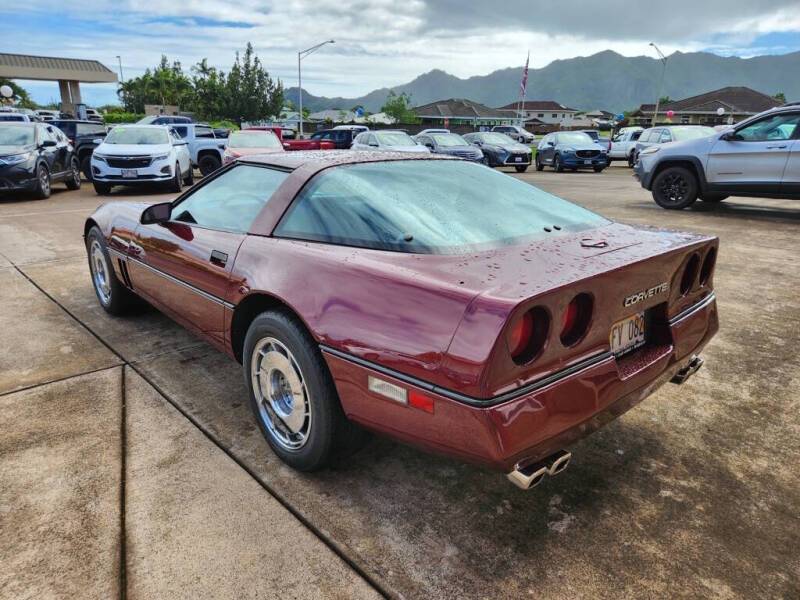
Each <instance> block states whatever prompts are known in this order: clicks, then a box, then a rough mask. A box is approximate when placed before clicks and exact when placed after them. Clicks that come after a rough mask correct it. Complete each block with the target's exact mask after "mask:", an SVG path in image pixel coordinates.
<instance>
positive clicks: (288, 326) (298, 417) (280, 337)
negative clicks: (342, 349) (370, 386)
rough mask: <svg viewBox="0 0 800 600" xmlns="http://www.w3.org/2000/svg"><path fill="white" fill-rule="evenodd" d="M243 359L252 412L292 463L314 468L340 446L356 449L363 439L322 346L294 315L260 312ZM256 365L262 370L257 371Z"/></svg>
mask: <svg viewBox="0 0 800 600" xmlns="http://www.w3.org/2000/svg"><path fill="white" fill-rule="evenodd" d="M243 363H244V380H245V385H246V386H247V388H248V391H249V393H250V407H251V409H252V410H253V416H254V417H255V419H256V422H257V423H258V426H259V427H260V428H261V432H262V433H263V434H264V437H265V438H266V440H267V443H268V444H269V445H270V447H271V448H272V450H273V452H275V454H277V455H278V457H279V458H280V459H281V460H282V461H283V462H285V463H286V464H287V465H289V466H290V467H292V468H294V469H297V470H298V471H315V470H317V469H320V468H322V467H324V466H325V465H327V464H328V462H329V461H330V460H331V458H333V456H334V454H335V453H336V451H337V449H340V448H346V447H348V446H349V449H353V447H354V446H357V445H358V444H359V442H360V441H362V440H363V439H364V433H363V431H362V430H361V429H360V428H359V427H357V426H356V425H354V424H353V423H351V422H350V421H348V420H347V418H346V417H345V416H344V412H343V411H342V407H341V404H340V403H339V396H338V394H337V393H336V388H335V386H334V384H333V379H332V378H331V375H330V372H329V371H328V368H327V366H326V364H325V360H324V359H323V358H322V354H321V352H320V351H319V348H318V347H317V345H316V344H315V343H314V340H313V338H312V337H311V336H310V335H309V333H308V332H307V331H306V329H305V327H304V326H303V325H302V324H301V323H300V322H299V321H298V320H297V319H295V318H294V317H292V316H290V315H289V314H287V313H284V312H282V311H267V312H264V313H261V314H260V315H259V316H257V317H256V318H255V319H254V320H253V322H252V323H251V324H250V327H249V329H248V330H247V336H246V337H245V341H244V359H243ZM267 369H269V372H268V373H267V374H266V375H265V374H264V372H265V370H267ZM254 370H255V372H256V373H261V374H260V375H256V376H255V377H254V376H253V375H254ZM276 388H277V389H276ZM298 397H300V398H302V400H301V402H302V404H299V403H298V401H297V398H298ZM278 411H280V412H278ZM278 415H281V417H282V418H279V417H278Z"/></svg>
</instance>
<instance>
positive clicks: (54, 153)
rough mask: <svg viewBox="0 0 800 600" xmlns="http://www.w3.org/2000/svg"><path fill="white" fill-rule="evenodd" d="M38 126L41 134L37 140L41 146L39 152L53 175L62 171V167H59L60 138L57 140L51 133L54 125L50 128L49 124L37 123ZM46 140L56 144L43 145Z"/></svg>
mask: <svg viewBox="0 0 800 600" xmlns="http://www.w3.org/2000/svg"><path fill="white" fill-rule="evenodd" d="M36 128H37V129H38V136H39V139H38V140H37V143H38V144H39V148H40V150H39V152H40V154H41V156H42V158H44V162H45V164H46V165H47V168H48V170H49V171H50V174H51V175H52V174H54V173H58V172H59V171H60V168H59V167H58V145H57V144H58V140H56V137H55V136H54V135H52V134H51V133H50V131H52V127H49V128H48V126H47V125H37V127H36ZM45 141H47V142H52V143H53V144H55V145H52V146H43V145H42V143H43V142H45Z"/></svg>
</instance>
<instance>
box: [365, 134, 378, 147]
mask: <svg viewBox="0 0 800 600" xmlns="http://www.w3.org/2000/svg"><path fill="white" fill-rule="evenodd" d="M367 143H368V144H369V145H370V146H377V145H378V138H376V137H375V135H374V134H372V133H370V134H367Z"/></svg>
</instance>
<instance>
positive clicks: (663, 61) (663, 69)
mask: <svg viewBox="0 0 800 600" xmlns="http://www.w3.org/2000/svg"><path fill="white" fill-rule="evenodd" d="M650 45H651V46H652V47H653V48H655V49H656V52H658V56H659V60H660V61H661V65H662V66H661V80H660V81H659V82H658V96H656V109H655V111H653V121H652V122H651V123H650V126H651V127H655V125H656V117H657V116H658V107H659V105H660V104H661V92H662V91H663V89H664V74H665V73H666V72H667V57H666V56H664V54H663V53H662V52H661V50H659V49H658V46H656V45H655V44H654V43H653V42H650Z"/></svg>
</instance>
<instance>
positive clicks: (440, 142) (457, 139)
mask: <svg viewBox="0 0 800 600" xmlns="http://www.w3.org/2000/svg"><path fill="white" fill-rule="evenodd" d="M431 137H432V138H433V139H434V141H435V142H436V145H437V146H443V147H445V148H446V147H448V146H469V144H467V141H466V140H465V139H464V138H462V137H461V136H460V135H457V134H455V133H434V134H431Z"/></svg>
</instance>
